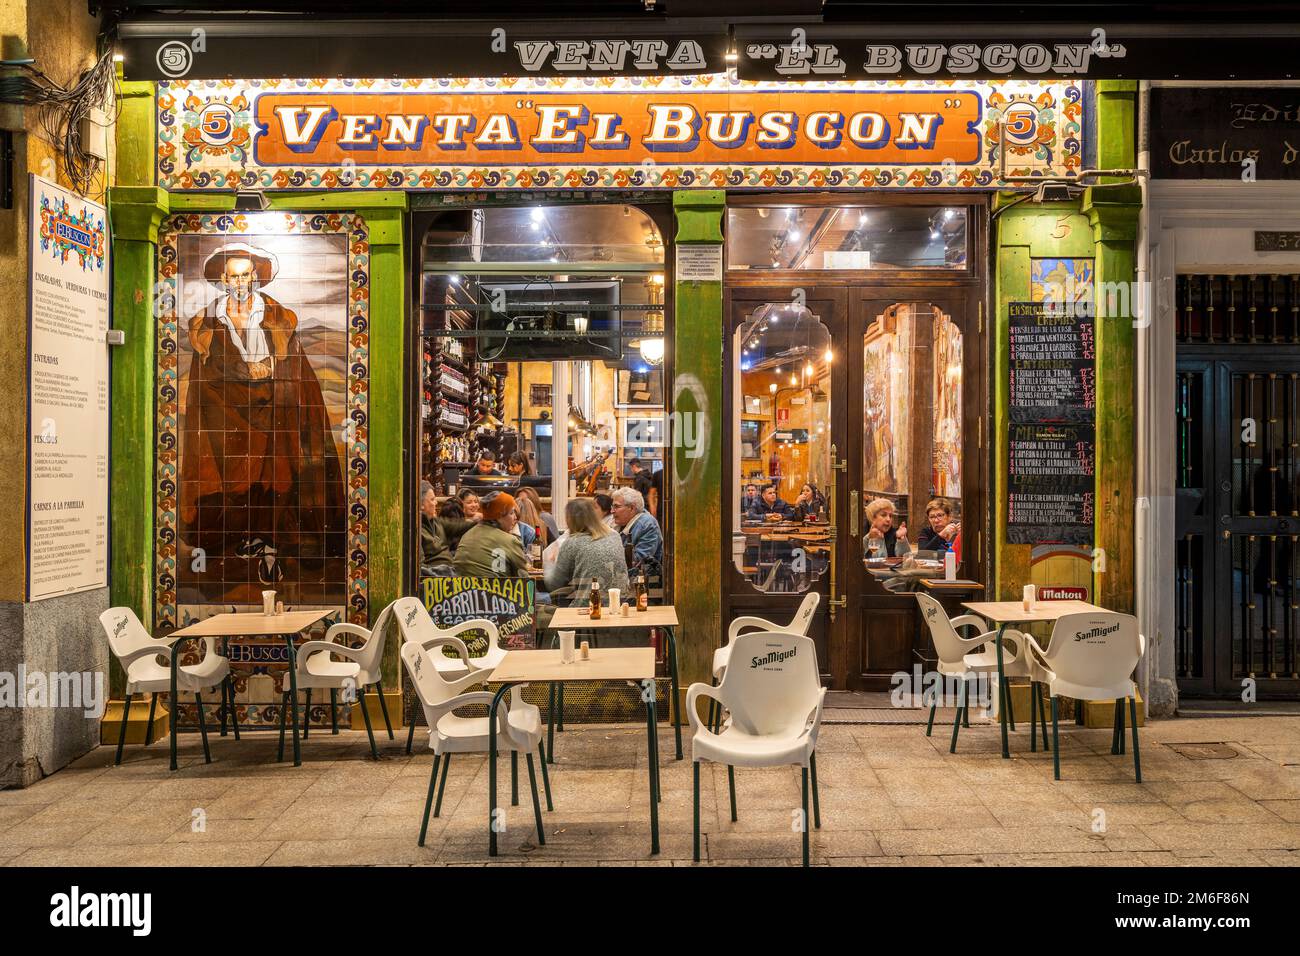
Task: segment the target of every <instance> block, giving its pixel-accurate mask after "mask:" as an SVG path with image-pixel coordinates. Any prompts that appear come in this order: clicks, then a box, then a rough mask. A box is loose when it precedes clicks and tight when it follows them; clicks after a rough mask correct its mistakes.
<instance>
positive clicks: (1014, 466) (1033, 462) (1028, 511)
mask: <svg viewBox="0 0 1300 956" xmlns="http://www.w3.org/2000/svg"><path fill="white" fill-rule="evenodd" d="M1010 457H1011V460H1010V467H1009V469H1008V485H1009V488H1008V490H1009V500H1008V507H1007V540H1008V541H1009V542H1011V543H1012V544H1056V543H1061V544H1083V545H1089V544H1092V525H1093V513H1094V503H1095V498H1096V481H1095V477H1094V475H1095V473H1096V468H1097V444H1096V436H1095V434H1094V426H1093V425H1091V424H1079V425H1058V424H1054V423H1050V422H1037V423H1033V424H1024V425H1012V426H1011V435H1010Z"/></svg>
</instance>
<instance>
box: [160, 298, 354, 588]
mask: <svg viewBox="0 0 1300 956" xmlns="http://www.w3.org/2000/svg"><path fill="white" fill-rule="evenodd" d="M255 295H256V296H260V298H261V301H262V322H261V329H262V332H263V334H264V336H265V343H266V347H267V350H268V352H269V355H268V356H267V357H266V358H265V359H263V360H262V361H260V362H249V361H246V360H245V358H244V355H243V354H241V352H240V349H239V347H238V345H237V344H236V343H235V341H234V340H233V337H232V335H231V331H230V329H229V328H228V327H227V325H226V324H225V322H224V321H223V319H222V316H223V315H224V314H225V312H224V309H225V308H226V302H227V297H226V296H222V297H221V298H218V299H217V300H216V301H215V302H213V303H212V304H210V305H209V306H208V307H207V308H206V309H205V310H204V311H203V312H201V313H199V314H197V315H195V316H193V317H192V318H191V319H190V320H189V323H188V325H189V341H190V346H191V348H192V349H193V359H192V361H191V363H190V369H189V375H188V380H189V381H188V386H187V391H186V394H185V412H184V415H183V421H182V422H181V423H180V427H181V475H180V477H181V484H180V487H181V499H180V518H181V529H182V537H183V538H185V539H188V540H189V541H191V542H193V543H194V544H196V545H198V546H199V547H202V548H204V549H205V550H207V552H208V553H209V555H211V556H214V557H215V556H218V555H219V556H221V557H222V558H224V559H225V561H227V562H228V561H230V560H231V559H232V558H234V559H240V558H246V559H248V560H249V562H250V571H251V570H252V565H253V564H254V563H255V566H256V571H255V572H254V573H252V574H250V577H249V580H250V582H251V581H253V580H256V581H259V582H261V583H262V584H268V585H271V584H275V583H277V582H278V581H280V580H282V579H283V578H284V577H285V574H284V568H283V565H284V563H286V562H301V565H300V566H299V568H298V569H297V572H298V573H297V574H291V575H290V578H291V579H302V578H305V577H307V574H306V573H304V572H308V573H311V574H312V576H313V577H315V576H316V573H319V574H321V575H324V574H325V571H326V568H327V566H326V563H325V561H324V559H326V558H342V557H343V556H344V554H345V553H346V547H347V546H346V533H347V513H346V503H345V495H346V486H345V485H344V482H343V473H342V470H341V469H340V467H339V459H338V453H337V451H336V448H335V444H334V439H333V436H332V435H331V433H330V422H329V415H328V413H327V411H326V407H325V400H324V397H323V396H322V394H321V388H320V383H319V382H318V381H317V380H316V374H315V372H314V371H313V369H312V366H311V363H310V361H309V360H308V358H307V354H306V353H305V352H304V351H303V348H302V346H301V344H300V343H299V341H298V337H297V335H296V332H295V330H296V328H297V325H298V317H297V316H296V315H294V313H293V312H292V311H291V310H289V309H287V308H285V307H284V306H282V305H281V304H280V303H279V302H277V301H276V300H275V299H273V298H271V297H270V296H268V295H266V294H265V293H263V292H256V293H255ZM268 368H269V371H268ZM331 563H332V562H331ZM317 568H319V572H317ZM223 577H224V579H225V580H226V581H227V582H229V581H230V580H231V578H232V576H231V575H230V574H228V573H227V574H225V575H223ZM330 577H333V575H330ZM321 579H322V578H319V577H318V578H317V580H321ZM207 597H208V599H209V600H218V601H220V600H223V599H229V598H226V597H225V596H223V595H209V596H207ZM286 597H290V596H289V595H286Z"/></svg>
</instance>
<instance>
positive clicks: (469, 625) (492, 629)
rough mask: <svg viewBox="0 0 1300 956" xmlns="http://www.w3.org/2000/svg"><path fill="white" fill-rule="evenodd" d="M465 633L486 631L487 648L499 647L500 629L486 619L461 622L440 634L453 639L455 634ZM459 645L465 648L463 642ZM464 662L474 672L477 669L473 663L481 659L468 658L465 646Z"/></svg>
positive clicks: (467, 650) (477, 618)
mask: <svg viewBox="0 0 1300 956" xmlns="http://www.w3.org/2000/svg"><path fill="white" fill-rule="evenodd" d="M466 631H487V636H488V647H489V648H492V647H499V646H500V645H501V629H500V628H499V627H497V624H496V622H495V621H489V620H487V619H486V618H481V617H476V618H473V619H471V620H468V621H461V622H460V623H459V624H455V625H453V626H451V627H449V628H447V629H445V630H444V631H443V632H442V633H443V634H445V635H446V636H448V637H453V636H455V635H457V634H464V633H465V632H466ZM461 644H462V646H465V644H464V641H462V642H461ZM464 660H465V661H466V662H467V663H468V664H469V667H470V669H471V670H475V669H477V668H478V667H479V665H478V664H476V663H475V661H479V660H482V658H479V657H470V656H469V648H468V646H465V657H464Z"/></svg>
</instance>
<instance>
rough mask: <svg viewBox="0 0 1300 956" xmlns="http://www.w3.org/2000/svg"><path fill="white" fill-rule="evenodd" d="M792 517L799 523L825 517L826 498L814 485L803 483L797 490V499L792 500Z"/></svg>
mask: <svg viewBox="0 0 1300 956" xmlns="http://www.w3.org/2000/svg"><path fill="white" fill-rule="evenodd" d="M794 516H795V517H796V518H797V519H799V520H800V521H804V520H807V519H810V518H811V519H815V520H822V519H824V518H825V517H826V496H825V495H823V494H822V493H821V492H820V491H818V490H817V486H816V485H814V484H812V483H811V482H807V481H805V482H804V484H803V487H802V488H800V489H799V497H798V498H796V499H795V500H794Z"/></svg>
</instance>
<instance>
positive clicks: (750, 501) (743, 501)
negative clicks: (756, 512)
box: [740, 485, 763, 515]
mask: <svg viewBox="0 0 1300 956" xmlns="http://www.w3.org/2000/svg"><path fill="white" fill-rule="evenodd" d="M762 500H763V498H762V496H761V495H760V494H759V493H758V485H746V486H745V493H744V494H743V495H741V496H740V513H741V514H743V515H747V514H749V513H750V512H751V511H752V510H753V509H754V508H756V507H758V503H759V502H760V501H762Z"/></svg>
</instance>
